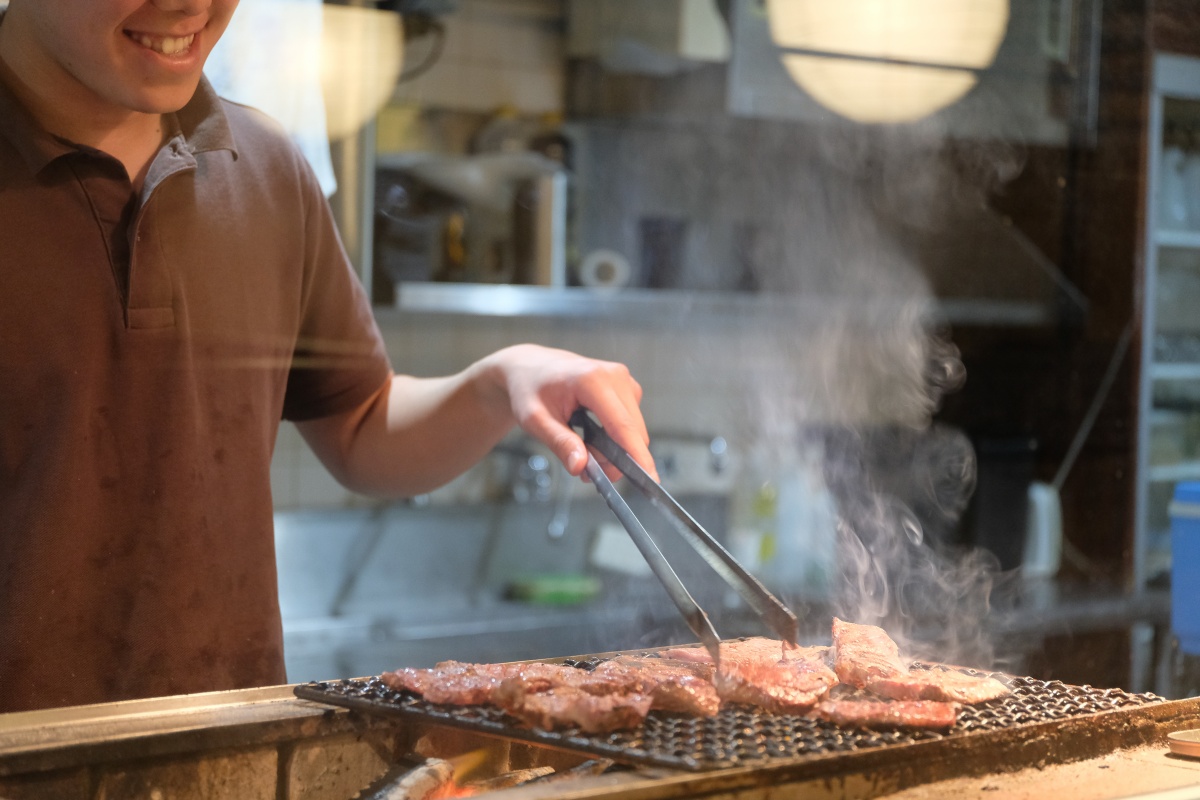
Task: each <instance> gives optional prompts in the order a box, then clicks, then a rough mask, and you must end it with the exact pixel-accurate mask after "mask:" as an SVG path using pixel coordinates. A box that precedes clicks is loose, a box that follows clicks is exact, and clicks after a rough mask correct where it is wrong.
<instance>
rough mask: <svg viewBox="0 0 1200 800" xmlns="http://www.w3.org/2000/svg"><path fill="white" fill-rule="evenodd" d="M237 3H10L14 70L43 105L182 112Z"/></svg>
mask: <svg viewBox="0 0 1200 800" xmlns="http://www.w3.org/2000/svg"><path fill="white" fill-rule="evenodd" d="M237 3H238V0H11V3H10V7H9V11H8V14H7V16H6V17H5V20H4V25H3V28H4V29H7V30H4V35H3V37H0V40H2V41H3V42H4V45H5V46H4V49H3V51H0V54H2V55H3V57H4V60H5V62H6V63H7V64H8V66H9V68H10V69H12V70H13V71H14V72H16V74H17V75H18V76H19V77H20V78H21V80H22V81H23V82H25V83H26V84H27V85H28V86H29V88H31V89H32V90H33V91H34V92H35V93H36V94H38V95H39V96H40V97H41V98H42V99H43V100H47V101H53V102H61V103H64V104H70V105H69V106H68V107H72V108H74V107H76V106H78V107H79V108H80V112H81V113H88V112H89V111H99V112H101V113H103V112H105V111H110V112H113V111H115V112H120V111H136V112H143V113H150V114H162V113H168V112H172V111H177V110H178V109H180V108H182V107H183V106H184V105H185V104H186V103H187V101H188V100H189V99H191V97H192V94H193V93H194V92H195V90H196V84H197V83H198V82H199V80H200V74H201V70H202V69H203V67H204V61H205V59H207V58H208V54H209V52H211V51H212V48H213V45H215V44H216V42H217V39H218V38H220V36H221V34H222V33H223V32H224V30H225V26H226V25H227V24H228V23H229V18H230V16H231V15H232V14H233V11H234V9H235V8H236V7H237Z"/></svg>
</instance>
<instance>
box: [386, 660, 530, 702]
mask: <svg viewBox="0 0 1200 800" xmlns="http://www.w3.org/2000/svg"><path fill="white" fill-rule="evenodd" d="M510 669H511V668H510V667H509V666H508V665H505V664H468V663H465V662H462V661H443V662H441V663H439V664H437V665H436V666H434V667H433V668H432V669H413V668H408V669H398V670H396V671H395V672H385V673H383V674H382V675H380V676H379V679H380V680H381V681H383V682H384V683H386V684H387V685H388V686H390V687H391V688H393V689H396V690H397V691H409V692H413V693H414V694H419V695H421V697H424V698H425V699H426V700H428V701H429V702H431V703H442V704H446V705H456V706H471V705H480V704H483V703H488V702H490V701H491V698H492V695H493V694H494V693H495V691H496V689H497V688H498V687H499V686H500V681H502V680H503V679H504V678H505V677H506V676H507V674H508V673H509V671H510Z"/></svg>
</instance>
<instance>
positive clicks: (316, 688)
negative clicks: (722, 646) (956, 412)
mask: <svg viewBox="0 0 1200 800" xmlns="http://www.w3.org/2000/svg"><path fill="white" fill-rule="evenodd" d="M612 655H614V654H608V655H607V656H605V657H598V656H591V657H582V658H577V659H568V660H566V661H563V662H559V663H563V664H568V665H571V666H577V667H580V668H583V669H587V668H592V667H594V666H595V665H596V664H598V663H600V662H601V661H603V660H606V659H607V658H609V657H612ZM641 655H643V656H645V655H650V654H648V653H642V654H641ZM913 666H914V668H929V665H923V664H914V665H913ZM963 671H964V672H966V673H967V674H970V675H983V676H989V677H992V678H995V679H996V680H999V681H1000V682H1002V683H1004V684H1005V685H1006V686H1008V687H1009V688H1010V689H1011V694H1009V695H1007V696H1005V697H1002V698H998V699H996V700H992V701H989V702H987V703H983V704H979V705H974V706H964V707H963V710H962V712H961V713H960V715H959V719H958V722H957V723H956V724H955V725H954V727H953V728H951V729H949V730H948V731H945V732H935V731H929V730H900V729H896V730H872V729H867V728H847V727H841V726H838V725H836V724H834V723H832V722H828V721H824V720H816V719H811V718H809V717H804V716H796V715H785V714H767V713H763V712H761V711H759V710H755V709H751V708H748V707H739V706H734V707H724V708H722V710H721V711H720V713H719V714H717V715H716V716H715V717H711V718H697V717H691V716H685V715H678V714H670V713H665V712H660V711H653V712H651V714H650V715H649V716H648V717H647V719H646V722H645V723H644V724H643V725H642V727H641V728H639V729H635V730H628V731H616V732H612V733H607V734H588V733H584V732H581V731H579V730H571V729H568V730H564V731H545V730H541V729H536V728H528V727H525V726H522V725H521V724H520V723H518V722H517V721H516V720H514V719H513V718H512V717H510V716H509V715H507V714H505V713H504V712H503V711H501V710H499V709H496V708H491V707H486V706H446V705H436V704H433V703H429V702H427V701H425V700H423V699H422V698H420V697H419V696H416V695H413V694H411V693H409V692H402V691H396V690H394V689H392V688H390V687H388V686H387V685H386V684H384V683H383V681H382V680H380V679H379V678H378V677H370V678H362V679H346V680H339V681H323V682H313V683H309V684H302V685H299V686H297V687H296V688H295V692H296V694H297V696H299V697H301V698H303V699H307V700H313V701H316V702H321V703H327V704H331V705H336V706H342V707H346V708H351V709H356V710H359V711H364V712H367V713H371V714H398V715H406V716H411V717H415V718H421V719H424V720H426V721H430V722H437V723H441V724H444V725H449V726H453V727H458V728H465V729H469V730H473V731H476V732H480V733H488V734H494V735H497V736H503V737H506V738H511V739H520V740H524V741H528V742H533V743H537V744H542V745H548V746H552V747H556V748H560V749H568V750H576V751H579V752H581V753H586V754H589V755H593V756H599V757H604V758H612V759H614V760H617V761H621V762H624V763H628V764H633V765H640V766H652V767H665V768H670V769H677V770H687V771H707V770H716V769H728V768H735V767H761V766H764V765H769V764H771V763H785V762H786V763H789V764H795V763H804V762H811V761H818V760H821V759H827V758H829V757H834V756H840V757H844V756H847V755H852V754H855V753H860V752H864V751H871V750H878V749H879V748H889V749H895V748H898V747H911V746H914V745H920V744H928V743H933V742H939V741H954V740H966V741H976V740H979V741H981V742H982V741H986V740H989V739H990V738H995V737H996V736H997V735H1003V733H1004V732H1005V731H1011V730H1014V729H1018V728H1026V727H1029V726H1038V725H1051V726H1053V725H1054V724H1055V723H1061V722H1064V721H1069V720H1077V719H1080V718H1085V717H1090V716H1096V715H1105V714H1111V713H1112V712H1116V713H1118V714H1119V713H1120V712H1123V711H1128V710H1131V709H1137V708H1144V707H1146V706H1151V705H1154V704H1160V703H1163V702H1165V701H1164V699H1163V698H1161V697H1158V696H1156V695H1153V694H1132V693H1129V692H1125V691H1122V690H1120V689H1096V688H1093V687H1091V686H1072V685H1069V684H1065V683H1062V682H1061V681H1041V680H1036V679H1033V678H1024V677H1014V676H1010V675H1004V674H1002V673H991V672H981V671H976V670H963Z"/></svg>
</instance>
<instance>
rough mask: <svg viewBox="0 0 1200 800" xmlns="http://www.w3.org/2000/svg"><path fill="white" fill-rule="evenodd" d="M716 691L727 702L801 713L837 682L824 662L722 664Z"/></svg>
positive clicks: (778, 711)
mask: <svg viewBox="0 0 1200 800" xmlns="http://www.w3.org/2000/svg"><path fill="white" fill-rule="evenodd" d="M715 683H716V686H717V694H718V695H719V696H720V698H721V699H722V700H723V701H725V702H727V703H744V704H746V705H752V706H757V707H758V708H761V709H763V710H765V711H769V712H772V713H783V714H786V713H800V712H804V711H807V710H808V709H810V708H812V707H813V706H814V705H816V703H817V701H818V700H820V699H821V698H822V697H824V696H825V694H826V693H827V692H828V691H829V689H830V688H831V687H833V686H834V685H835V684H836V683H837V675H835V674H834V673H833V670H831V669H829V667H827V666H825V664H824V662H809V661H803V660H796V661H775V662H774V663H731V664H728V665H726V664H724V663H722V664H721V670H720V671H719V672H718V673H717V676H716V680H715Z"/></svg>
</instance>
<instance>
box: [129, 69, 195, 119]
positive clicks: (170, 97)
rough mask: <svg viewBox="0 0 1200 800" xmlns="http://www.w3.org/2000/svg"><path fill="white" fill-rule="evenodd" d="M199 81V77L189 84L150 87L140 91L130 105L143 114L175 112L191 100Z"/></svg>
mask: <svg viewBox="0 0 1200 800" xmlns="http://www.w3.org/2000/svg"><path fill="white" fill-rule="evenodd" d="M199 83H200V79H199V78H197V79H196V80H194V81H192V82H190V83H189V84H187V85H175V86H170V87H161V88H156V89H148V90H146V91H143V92H141V93H139V95H138V96H137V97H136V98H134V99H133V100H132V102H131V103H130V106H129V107H130V108H131V109H133V110H134V111H139V112H141V113H143V114H174V113H175V112H176V111H178V110H179V109H181V108H183V107H184V106H186V105H187V104H188V103H189V102H190V101H191V99H192V95H194V94H195V93H196V86H198V85H199Z"/></svg>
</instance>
